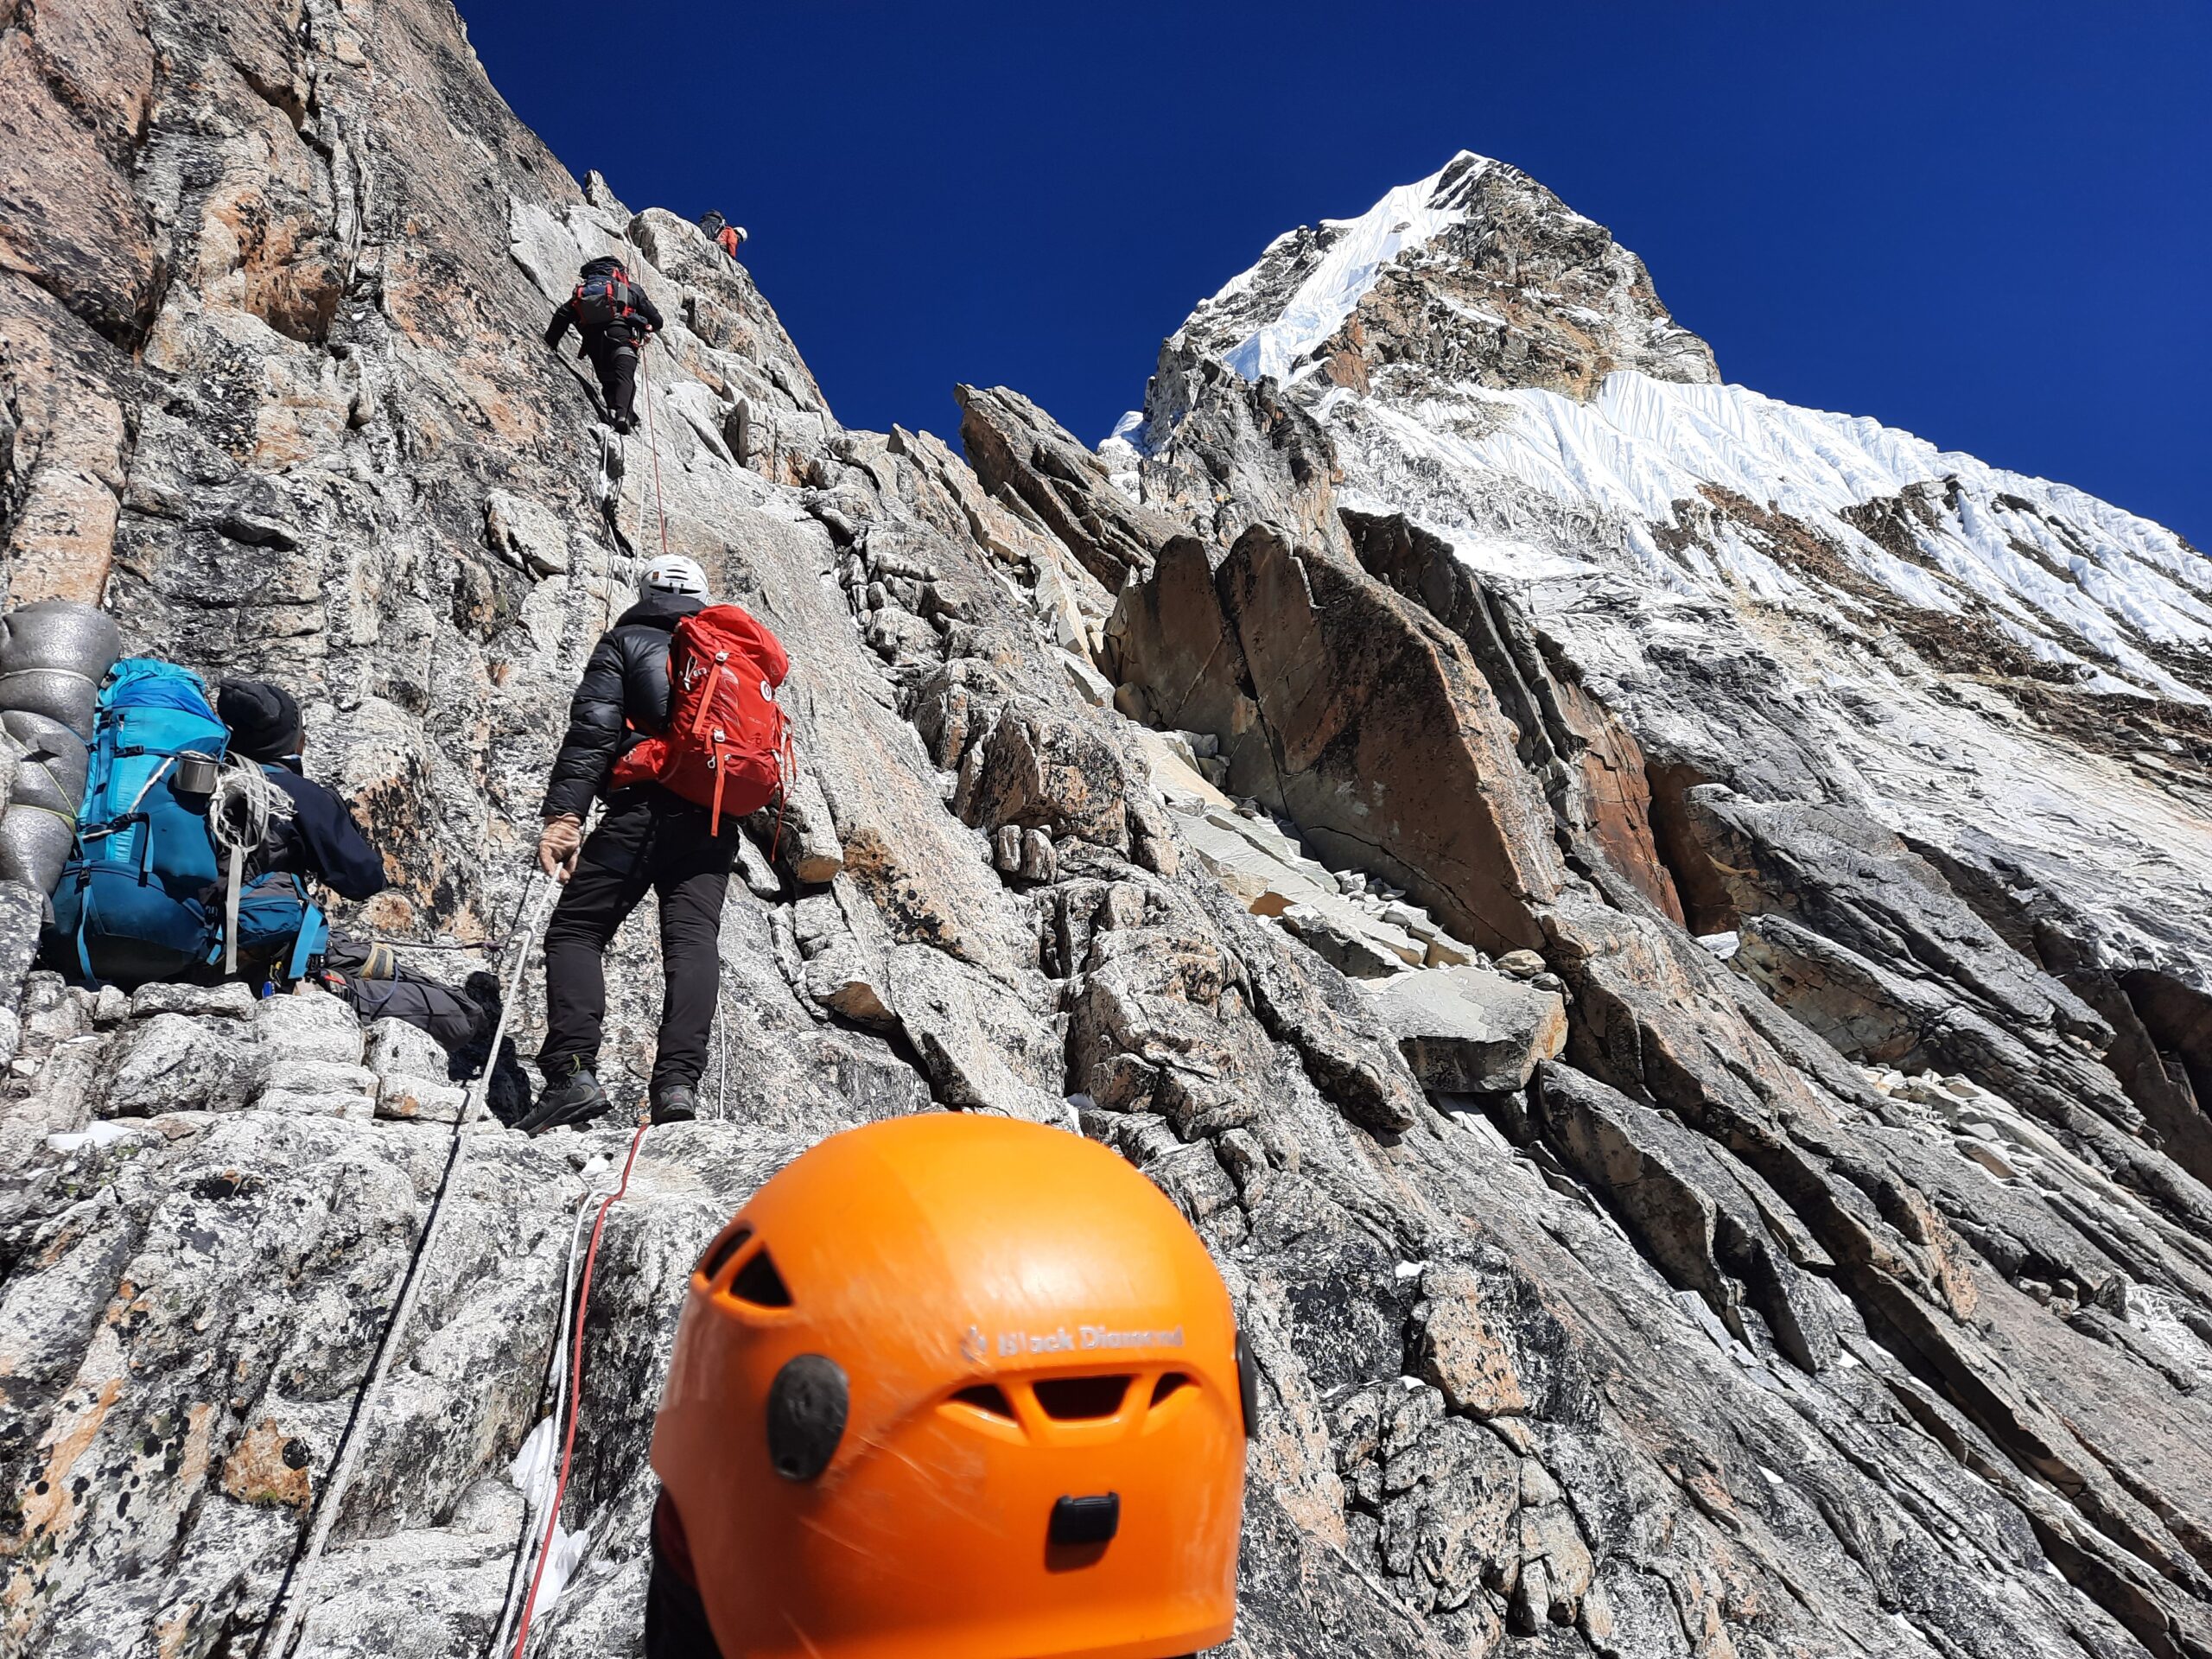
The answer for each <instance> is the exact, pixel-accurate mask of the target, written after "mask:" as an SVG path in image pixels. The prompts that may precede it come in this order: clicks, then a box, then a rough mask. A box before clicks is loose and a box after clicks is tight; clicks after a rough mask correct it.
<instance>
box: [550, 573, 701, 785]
mask: <svg viewBox="0 0 2212 1659" xmlns="http://www.w3.org/2000/svg"><path fill="white" fill-rule="evenodd" d="M703 603H704V601H702V600H698V599H695V598H692V597H690V595H688V594H654V595H653V596H652V598H650V599H641V600H639V601H638V602H637V603H636V604H635V605H632V607H630V608H629V609H628V610H626V611H625V612H623V613H622V614H621V616H620V618H618V619H617V620H616V621H615V624H614V626H613V627H612V628H611V629H609V630H608V631H607V632H606V633H604V634H602V635H601V637H600V641H599V643H598V644H597V645H594V646H593V647H592V652H591V659H590V661H588V662H587V663H586V664H584V677H583V678H582V679H581V680H579V681H578V682H577V683H576V695H575V697H573V698H572V699H570V701H569V734H568V735H567V736H566V737H564V738H563V739H562V740H561V752H560V753H558V754H556V755H555V756H554V757H553V776H552V778H551V779H550V781H548V783H547V784H546V785H545V806H544V809H543V814H542V816H543V817H549V818H557V817H560V816H561V815H562V814H563V813H564V812H573V813H575V815H576V816H577V817H580V818H581V817H585V816H587V815H588V813H589V812H590V811H591V804H592V802H593V800H594V798H597V797H599V796H601V795H603V794H605V793H606V792H607V778H608V776H609V774H611V773H612V772H613V770H614V763H615V761H616V760H620V758H621V756H622V753H623V752H624V751H625V750H626V749H628V748H629V747H630V746H631V745H632V744H633V743H637V742H639V741H642V740H644V739H645V738H646V737H648V736H650V735H652V734H657V733H658V732H659V731H660V730H661V729H662V728H664V727H665V726H666V725H667V724H668V704H669V687H668V644H669V635H670V634H671V633H672V632H675V630H676V624H677V619H678V618H680V617H686V616H689V615H690V614H691V613H693V612H694V611H696V610H698V609H699V608H700V607H701V606H702V604H703Z"/></svg>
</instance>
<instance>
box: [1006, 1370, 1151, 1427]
mask: <svg viewBox="0 0 2212 1659" xmlns="http://www.w3.org/2000/svg"><path fill="white" fill-rule="evenodd" d="M1133 1380H1134V1379H1133V1378H1131V1377H1128V1376H1051V1377H1042V1378H1039V1380H1038V1381H1037V1382H1035V1383H1032V1384H1031V1385H1030V1389H1031V1391H1032V1392H1033V1393H1034V1394H1035V1395H1036V1396H1037V1403H1038V1404H1039V1406H1041V1407H1042V1408H1044V1412H1045V1414H1046V1416H1047V1417H1050V1418H1052V1420H1053V1421H1056V1422H1063V1423H1068V1422H1082V1421H1086V1420H1090V1419H1096V1418H1100V1417H1111V1416H1112V1415H1113V1414H1115V1413H1116V1412H1117V1411H1119V1410H1121V1408H1122V1401H1123V1400H1124V1399H1126V1398H1127V1397H1128V1392H1129V1384H1130V1383H1131V1382H1132V1381H1133Z"/></svg>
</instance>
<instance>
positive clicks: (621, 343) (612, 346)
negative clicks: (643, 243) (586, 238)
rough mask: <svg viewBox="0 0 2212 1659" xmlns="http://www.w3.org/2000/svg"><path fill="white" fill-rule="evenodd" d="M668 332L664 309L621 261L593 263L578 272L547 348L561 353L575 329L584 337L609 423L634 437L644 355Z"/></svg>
mask: <svg viewBox="0 0 2212 1659" xmlns="http://www.w3.org/2000/svg"><path fill="white" fill-rule="evenodd" d="M662 327H664V324H663V323H662V321H661V315H660V308H659V307H658V306H657V305H655V304H654V303H653V302H652V296H651V295H650V294H647V293H646V292H645V289H643V288H642V287H640V286H639V284H638V283H637V282H636V281H635V280H633V279H632V277H631V276H630V273H629V272H628V271H626V270H624V269H623V268H622V262H621V261H620V260H619V259H613V258H600V259H593V260H590V261H588V262H587V263H586V264H585V265H584V268H583V269H582V270H581V271H580V272H578V273H577V277H576V291H575V293H573V294H571V295H570V296H569V297H568V298H567V299H565V300H563V301H562V302H561V303H560V304H559V305H557V306H556V307H554V308H553V316H552V320H551V321H549V322H548V323H547V324H546V325H545V343H546V345H548V346H550V347H552V348H553V349H554V350H555V351H558V350H560V349H561V342H562V340H563V339H564V338H565V337H566V336H567V334H568V332H569V329H571V328H574V329H575V331H576V333H577V334H579V335H581V336H582V341H583V344H582V347H581V348H580V350H581V353H582V355H583V356H585V357H588V358H589V359H591V365H592V367H593V369H594V370H595V371H596V372H598V375H599V389H600V391H601V394H602V395H603V396H604V397H605V398H606V400H607V423H608V424H609V425H611V426H612V427H613V429H615V431H617V432H629V431H633V430H634V429H636V427H637V424H638V416H637V390H638V352H639V348H640V347H641V346H643V345H644V343H645V338H646V336H647V335H649V334H658V333H659V332H660V330H661V328H662Z"/></svg>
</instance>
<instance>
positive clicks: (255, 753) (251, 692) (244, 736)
mask: <svg viewBox="0 0 2212 1659" xmlns="http://www.w3.org/2000/svg"><path fill="white" fill-rule="evenodd" d="M215 713H216V714H217V715H219V716H220V718H221V720H222V722H223V724H224V725H226V726H227V727H229V728H231V753H233V754H242V755H244V756H245V758H246V759H247V760H264V761H266V760H283V759H284V757H285V756H287V755H290V754H296V753H299V748H300V705H299V702H298V701H297V699H296V698H295V697H294V696H292V694H291V693H290V692H289V691H287V690H285V689H284V688H283V686H281V685H271V684H270V683H269V682H268V681H266V680H225V681H224V682H223V683H221V684H220V685H219V686H218V687H216V688H215Z"/></svg>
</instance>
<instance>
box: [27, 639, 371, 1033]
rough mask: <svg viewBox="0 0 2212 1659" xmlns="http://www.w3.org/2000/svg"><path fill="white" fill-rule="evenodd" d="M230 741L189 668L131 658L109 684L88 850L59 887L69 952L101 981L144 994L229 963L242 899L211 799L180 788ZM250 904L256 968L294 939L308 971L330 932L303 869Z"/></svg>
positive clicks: (86, 824)
mask: <svg viewBox="0 0 2212 1659" xmlns="http://www.w3.org/2000/svg"><path fill="white" fill-rule="evenodd" d="M230 739H231V734H230V731H229V729H228V728H226V727H225V726H224V724H223V722H222V721H220V720H219V719H217V718H216V716H215V711H214V709H213V708H212V707H211V706H210V705H209V703H208V701H207V688H206V687H205V686H204V685H202V684H201V683H200V677H199V676H198V675H196V674H194V673H193V672H192V671H191V670H189V669H186V668H180V667H178V666H177V665H176V664H174V663H165V662H162V661H160V660H158V659H157V658H151V657H126V658H124V659H123V660H122V661H121V662H119V663H118V664H116V665H115V668H114V670H113V671H112V672H111V673H110V674H109V676H108V677H107V680H106V682H105V683H104V684H103V685H102V686H101V688H100V696H99V711H98V713H97V714H96V715H94V717H93V724H92V754H91V765H90V768H89V771H88V773H87V776H86V783H85V802H84V805H83V806H82V807H81V808H79V810H78V813H77V845H76V849H75V851H74V852H73V855H71V857H70V860H69V862H68V864H67V866H66V867H65V868H64V869H63V871H62V874H61V883H60V887H58V888H56V890H55V892H54V931H53V935H52V938H53V942H54V945H55V946H56V947H57V950H56V954H58V955H61V956H64V957H67V958H68V959H70V960H72V961H73V963H75V965H76V968H77V969H78V971H79V974H80V975H81V976H83V978H84V979H85V980H86V981H87V982H91V983H95V984H98V983H107V984H113V985H118V986H121V987H122V988H124V989H132V988H136V987H137V986H140V985H143V984H145V983H147V982H149V981H152V980H157V979H178V978H188V977H201V976H203V974H202V971H201V970H203V969H207V968H209V967H212V966H214V965H216V964H218V963H222V962H223V961H224V958H225V955H226V950H225V946H226V943H227V941H226V937H225V931H224V916H225V911H226V901H227V899H228V895H227V894H226V891H225V879H224V878H225V874H226V872H225V868H224V864H225V860H224V855H223V853H222V851H221V849H219V848H218V847H217V845H216V842H215V837H214V834H213V829H211V828H210V826H209V823H208V805H209V797H208V796H207V795H206V794H194V793H192V792H190V791H188V790H186V789H183V788H181V787H180V786H179V785H180V784H181V783H182V782H183V781H185V779H184V775H183V774H184V772H185V769H186V764H187V763H188V762H189V763H190V766H191V770H192V771H193V772H201V771H204V770H206V769H207V768H205V767H203V766H200V760H203V759H204V760H205V761H207V762H209V763H212V762H213V761H216V760H220V759H221V757H222V755H223V753H224V752H225V750H226V749H227V748H228V747H229V746H230ZM267 770H270V771H274V770H275V768H274V767H270V768H267ZM237 902H238V927H237V955H238V957H243V958H244V959H245V961H246V962H248V963H250V964H253V965H256V966H258V965H261V964H263V963H268V962H270V961H272V959H273V958H274V957H276V956H277V954H279V953H280V952H282V951H283V950H284V949H285V947H286V946H288V945H289V947H290V955H289V962H288V963H287V966H286V976H287V977H289V978H293V979H296V978H298V977H299V976H301V974H302V973H303V972H304V971H305V970H306V966H307V960H308V957H310V956H312V955H314V954H315V952H317V951H319V950H321V949H322V948H323V946H324V944H326V942H327V940H328V938H329V932H330V929H329V925H328V924H327V922H326V921H325V920H324V919H323V915H322V912H321V911H320V910H319V909H317V908H316V907H315V906H314V905H313V904H311V903H309V902H308V890H307V885H306V883H305V882H303V881H302V880H300V878H299V877H298V876H296V875H290V874H283V873H279V872H271V873H270V874H265V875H263V876H260V877H259V878H257V879H256V880H251V881H248V882H245V883H244V884H242V886H241V887H240V889H239V892H238V900H237Z"/></svg>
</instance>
